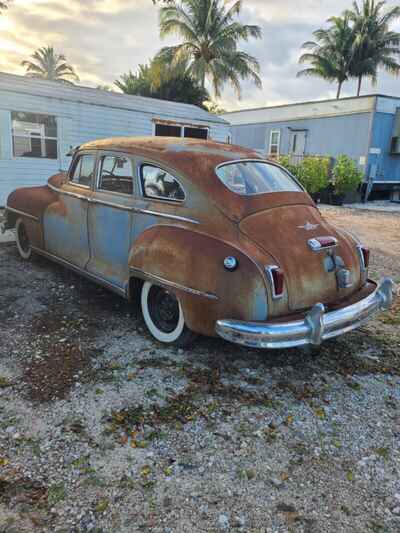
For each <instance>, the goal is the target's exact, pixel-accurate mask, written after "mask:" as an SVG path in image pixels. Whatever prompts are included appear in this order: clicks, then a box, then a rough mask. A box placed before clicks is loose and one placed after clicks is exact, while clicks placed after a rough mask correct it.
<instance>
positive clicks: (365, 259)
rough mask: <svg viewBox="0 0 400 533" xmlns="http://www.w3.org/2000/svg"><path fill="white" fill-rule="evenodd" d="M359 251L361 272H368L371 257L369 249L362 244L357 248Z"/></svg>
mask: <svg viewBox="0 0 400 533" xmlns="http://www.w3.org/2000/svg"><path fill="white" fill-rule="evenodd" d="M357 250H358V255H359V257H360V263H361V270H363V271H365V270H368V267H369V257H370V251H369V248H366V247H365V246H363V245H362V244H359V245H358V246H357Z"/></svg>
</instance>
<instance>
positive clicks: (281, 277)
mask: <svg viewBox="0 0 400 533" xmlns="http://www.w3.org/2000/svg"><path fill="white" fill-rule="evenodd" d="M265 272H266V273H267V276H268V279H269V281H270V284H271V292H272V298H273V299H274V300H278V299H279V298H282V297H283V294H284V292H285V273H284V272H283V270H282V269H281V268H280V267H278V266H276V265H270V266H268V267H266V268H265Z"/></svg>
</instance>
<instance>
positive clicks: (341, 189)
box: [333, 155, 363, 195]
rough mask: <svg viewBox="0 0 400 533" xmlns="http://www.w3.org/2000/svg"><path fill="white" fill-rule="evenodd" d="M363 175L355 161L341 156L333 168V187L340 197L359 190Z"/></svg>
mask: <svg viewBox="0 0 400 533" xmlns="http://www.w3.org/2000/svg"><path fill="white" fill-rule="evenodd" d="M362 179H363V173H362V172H361V171H360V170H359V169H358V167H357V165H356V163H355V161H353V159H351V158H350V157H348V156H347V155H340V156H339V157H338V158H337V160H336V163H335V166H334V167H333V186H334V191H335V193H336V194H338V195H345V194H346V193H349V192H352V191H355V190H357V187H358V186H359V185H360V184H361V182H362Z"/></svg>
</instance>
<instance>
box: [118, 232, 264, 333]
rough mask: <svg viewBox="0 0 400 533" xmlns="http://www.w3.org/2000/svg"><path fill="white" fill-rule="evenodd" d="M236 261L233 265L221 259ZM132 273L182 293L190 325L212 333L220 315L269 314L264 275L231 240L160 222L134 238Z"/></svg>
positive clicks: (259, 317) (256, 316)
mask: <svg viewBox="0 0 400 533" xmlns="http://www.w3.org/2000/svg"><path fill="white" fill-rule="evenodd" d="M228 256H233V257H235V258H236V259H237V261H238V266H237V268H236V269H235V270H234V271H228V270H227V269H226V268H225V267H224V259H225V258H226V257H228ZM129 267H130V273H131V277H132V278H139V279H143V280H150V281H154V283H156V284H159V285H162V286H166V287H167V288H169V289H170V290H171V291H172V292H174V293H175V294H176V295H177V296H178V297H179V299H180V302H181V305H182V307H183V312H184V315H185V320H186V323H187V325H188V327H189V328H190V329H192V330H193V331H195V332H197V333H202V334H205V335H215V323H216V321H217V320H218V319H219V318H221V317H228V316H229V317H235V318H237V319H242V320H265V319H266V317H267V315H268V295H267V285H266V279H265V277H264V276H263V272H262V269H261V268H260V267H259V266H258V264H257V262H256V261H254V260H253V259H252V258H251V257H250V256H249V255H247V254H246V253H245V252H243V251H242V250H241V249H240V246H239V243H229V242H225V241H224V240H222V239H218V238H215V237H212V236H209V235H206V234H203V233H200V232H196V231H193V230H190V229H186V228H184V227H177V226H170V225H158V226H153V227H151V228H149V229H147V230H146V231H144V232H143V233H142V234H141V235H140V237H139V238H138V239H137V240H136V241H135V242H134V244H133V247H132V251H131V254H130V258H129Z"/></svg>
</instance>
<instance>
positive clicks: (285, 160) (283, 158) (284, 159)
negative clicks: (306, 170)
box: [278, 155, 299, 178]
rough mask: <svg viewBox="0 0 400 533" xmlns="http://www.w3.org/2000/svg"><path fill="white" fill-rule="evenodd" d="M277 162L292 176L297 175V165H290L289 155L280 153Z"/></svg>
mask: <svg viewBox="0 0 400 533" xmlns="http://www.w3.org/2000/svg"><path fill="white" fill-rule="evenodd" d="M278 163H279V164H280V165H282V166H283V167H285V168H286V170H288V171H289V172H290V173H291V174H293V176H296V178H297V177H298V174H299V167H298V166H297V165H292V164H291V162H290V157H289V156H288V155H280V156H279V159H278Z"/></svg>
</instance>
